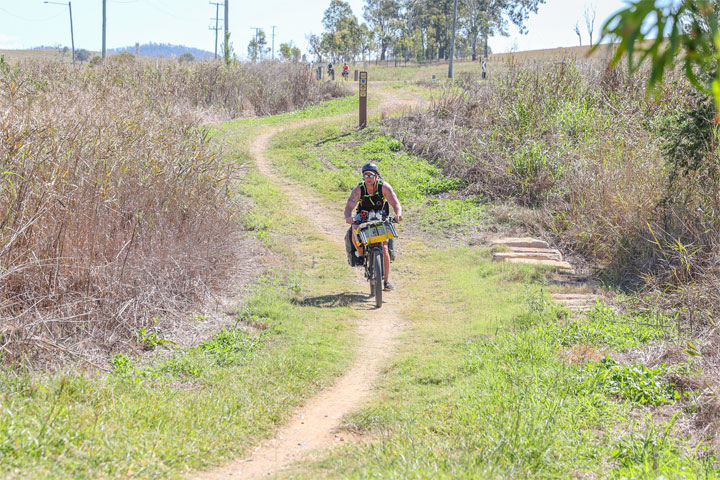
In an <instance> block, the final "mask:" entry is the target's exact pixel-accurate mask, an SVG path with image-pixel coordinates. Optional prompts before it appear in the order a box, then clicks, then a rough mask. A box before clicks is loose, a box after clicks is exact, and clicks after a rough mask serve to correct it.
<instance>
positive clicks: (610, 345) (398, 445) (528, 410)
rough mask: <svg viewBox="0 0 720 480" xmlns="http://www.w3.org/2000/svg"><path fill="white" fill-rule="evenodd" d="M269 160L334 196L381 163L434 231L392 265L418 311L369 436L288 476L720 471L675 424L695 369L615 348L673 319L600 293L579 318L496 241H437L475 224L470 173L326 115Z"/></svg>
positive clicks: (339, 200) (640, 340)
mask: <svg viewBox="0 0 720 480" xmlns="http://www.w3.org/2000/svg"><path fill="white" fill-rule="evenodd" d="M272 157H273V160H274V162H275V164H276V166H277V167H279V168H280V169H282V171H283V172H284V173H285V174H286V175H287V176H289V177H292V178H294V179H295V180H296V181H298V182H300V183H302V184H304V185H306V186H307V187H308V190H310V191H313V192H317V195H318V198H319V201H325V202H327V203H328V205H334V206H335V208H338V209H340V208H341V206H342V205H343V204H344V200H345V199H346V196H347V192H348V191H349V189H350V188H351V187H352V186H354V185H355V182H357V181H358V180H357V178H358V168H359V166H360V165H362V163H364V162H366V161H369V160H373V161H376V162H378V163H379V164H380V168H381V171H382V172H383V174H384V176H385V178H386V179H387V180H388V181H390V182H391V183H392V184H393V186H394V187H395V189H396V191H398V194H399V196H400V198H401V200H402V201H403V203H404V205H405V206H406V211H405V213H406V217H407V219H408V223H415V224H416V225H418V226H419V228H420V229H421V230H423V231H424V233H425V234H424V235H423V237H424V239H423V240H420V239H419V238H415V237H413V236H412V235H409V236H408V235H406V236H404V237H403V235H402V232H401V237H402V238H401V242H402V244H403V251H404V253H405V255H404V256H403V257H402V258H401V260H400V261H398V262H397V263H396V264H395V266H394V272H395V273H394V275H395V278H396V279H397V278H399V279H400V280H399V281H398V284H399V292H400V291H402V295H403V296H404V297H405V298H406V299H407V303H406V305H407V307H406V310H405V314H406V318H407V320H409V321H410V322H411V327H410V328H409V329H408V330H407V333H406V335H405V337H404V339H403V347H402V348H401V351H400V352H399V354H398V355H397V356H396V358H395V361H394V362H393V364H392V365H391V366H390V367H389V369H388V370H387V372H386V375H385V378H384V379H383V381H382V385H381V387H380V389H379V393H378V395H377V396H376V400H375V401H374V402H372V403H371V404H370V405H368V406H367V407H366V408H364V409H363V410H361V411H359V412H356V413H355V414H353V415H351V416H350V417H348V418H347V419H346V425H345V428H346V429H348V430H352V431H354V432H356V433H360V434H367V437H368V438H369V439H372V440H371V441H369V442H368V443H364V444H352V445H346V446H344V447H342V448H339V449H337V450H334V451H331V452H328V453H327V455H326V456H325V458H322V459H321V460H319V461H314V462H308V463H307V464H305V465H302V466H300V467H299V468H297V469H296V470H294V471H292V472H289V473H287V474H286V476H287V477H289V478H308V479H309V478H389V479H393V478H397V479H401V478H402V479H404V478H427V479H430V478H432V479H437V478H468V479H470V478H596V477H607V478H617V479H620V478H716V477H717V475H718V474H720V470H719V467H718V464H717V462H716V460H715V457H714V456H712V455H706V453H705V452H706V450H705V448H706V447H705V446H704V445H702V444H700V445H698V444H694V443H693V442H695V441H696V440H692V439H689V438H687V437H685V431H684V430H683V428H682V427H681V426H678V424H679V423H682V422H681V421H685V422H687V421H690V420H689V418H690V417H689V415H690V414H691V413H692V411H693V409H694V408H696V406H695V405H694V403H693V398H697V393H696V392H692V391H689V392H683V391H677V390H676V389H675V387H674V386H673V384H672V383H671V382H670V376H671V375H672V374H673V373H679V370H678V369H680V370H683V369H692V366H691V365H690V364H680V365H679V366H674V367H667V366H665V365H659V366H657V367H653V368H647V367H645V366H644V365H642V364H632V363H631V364H623V363H621V362H620V361H619V360H622V358H623V357H622V355H621V352H624V351H627V350H629V349H638V348H642V347H644V346H647V345H648V344H650V343H651V342H656V341H658V340H660V339H663V338H668V337H672V336H673V335H674V334H673V330H672V329H668V328H666V326H667V325H672V322H671V321H670V320H669V319H665V318H660V317H657V318H649V317H646V316H639V315H638V316H633V315H626V316H618V315H617V314H615V313H613V311H612V310H611V309H608V308H606V307H604V306H602V305H599V306H598V307H596V308H595V309H594V310H593V311H591V312H590V314H589V315H588V316H587V317H582V318H580V319H573V320H570V319H569V316H568V312H567V311H565V310H563V309H562V308H559V307H557V306H555V305H553V303H552V301H550V300H549V298H548V296H547V294H546V291H547V287H546V280H547V278H548V274H549V272H548V271H546V270H542V269H538V268H536V267H530V266H520V265H506V264H493V263H492V262H491V260H490V252H489V251H487V250H485V249H473V248H468V247H458V246H451V247H448V246H447V244H445V245H443V248H440V249H436V248H432V247H429V244H428V241H427V239H428V238H436V237H434V236H433V235H430V234H431V233H437V234H438V235H440V236H442V231H445V230H448V229H456V228H457V229H463V228H468V229H471V228H477V227H475V226H477V225H478V220H482V216H483V208H487V207H485V206H484V205H483V203H482V202H481V201H480V199H471V200H470V202H471V203H469V204H468V205H459V204H458V201H461V200H457V199H453V198H452V196H453V193H454V190H455V189H457V188H461V187H462V185H460V184H458V183H457V181H456V180H454V179H452V178H448V177H444V176H443V175H442V174H441V173H440V172H439V171H437V170H435V169H434V167H432V166H431V165H428V164H427V163H426V162H423V161H422V160H421V159H418V158H415V157H412V156H410V155H408V154H406V153H402V152H401V151H400V148H399V145H397V143H396V142H395V141H394V140H393V139H391V138H388V137H384V136H378V135H377V132H373V131H372V130H366V131H364V132H362V133H357V132H355V131H353V130H352V129H351V128H350V127H349V126H348V125H342V124H337V123H335V124H332V123H324V124H317V125H314V126H313V128H312V129H309V128H308V129H301V130H296V131H293V132H288V133H286V134H283V135H281V136H279V137H277V139H276V143H275V145H274V149H273V151H272ZM465 201H467V200H465ZM431 207H436V208H437V209H438V210H437V211H434V210H433V209H432V208H431ZM473 209H475V210H473ZM438 211H439V212H440V213H444V215H443V214H440V215H439V214H438ZM451 227H452V228H451ZM405 228H407V226H405V225H403V226H402V228H401V230H402V229H405ZM438 232H440V233H438ZM399 292H398V293H399ZM688 399H689V400H688ZM680 400H682V401H684V402H685V403H684V405H687V407H686V411H687V412H686V411H683V410H681V411H680V412H679V413H678V416H674V417H672V418H668V416H666V415H665V413H664V412H663V411H662V409H661V407H662V406H663V405H668V404H670V403H673V402H675V401H680ZM686 413H687V414H688V416H687V417H686V416H685V415H686Z"/></svg>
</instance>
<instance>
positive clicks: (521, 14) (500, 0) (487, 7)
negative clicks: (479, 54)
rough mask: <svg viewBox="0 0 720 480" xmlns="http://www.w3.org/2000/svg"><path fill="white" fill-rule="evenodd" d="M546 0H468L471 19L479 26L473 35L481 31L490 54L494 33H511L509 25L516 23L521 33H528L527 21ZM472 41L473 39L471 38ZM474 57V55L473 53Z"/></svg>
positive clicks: (472, 31) (473, 31)
mask: <svg viewBox="0 0 720 480" xmlns="http://www.w3.org/2000/svg"><path fill="white" fill-rule="evenodd" d="M545 1H546V0H466V4H467V5H468V12H469V13H470V15H471V17H472V16H474V17H475V18H474V19H473V20H471V22H474V23H475V24H476V25H477V28H475V29H473V30H471V34H472V35H477V33H480V34H481V35H482V37H483V40H484V43H485V56H487V54H488V51H487V50H488V39H489V37H491V36H493V35H503V36H507V35H509V30H508V27H509V26H510V24H514V25H515V26H516V27H517V28H518V30H519V31H520V33H521V34H525V33H527V27H526V26H525V23H526V22H527V20H528V18H529V17H530V14H531V13H537V11H538V7H539V6H540V5H542V4H544V3H545ZM471 41H472V40H471ZM473 57H474V55H473Z"/></svg>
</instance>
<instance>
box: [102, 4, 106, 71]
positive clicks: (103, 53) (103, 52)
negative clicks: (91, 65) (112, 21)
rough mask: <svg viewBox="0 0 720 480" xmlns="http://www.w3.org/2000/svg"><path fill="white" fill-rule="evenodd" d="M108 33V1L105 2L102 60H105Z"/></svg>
mask: <svg viewBox="0 0 720 480" xmlns="http://www.w3.org/2000/svg"><path fill="white" fill-rule="evenodd" d="M106 32H107V0H103V32H102V59H103V61H104V60H105V33H106Z"/></svg>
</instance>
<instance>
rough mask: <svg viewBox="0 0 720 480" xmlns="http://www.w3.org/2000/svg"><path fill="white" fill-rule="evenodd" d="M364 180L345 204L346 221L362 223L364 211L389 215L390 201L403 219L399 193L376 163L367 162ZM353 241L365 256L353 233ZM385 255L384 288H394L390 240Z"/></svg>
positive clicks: (351, 193)
mask: <svg viewBox="0 0 720 480" xmlns="http://www.w3.org/2000/svg"><path fill="white" fill-rule="evenodd" d="M362 176H363V181H362V182H360V183H358V185H357V186H356V187H355V188H353V189H352V191H351V192H350V198H348V201H347V204H346V205H345V222H347V223H349V224H350V225H353V224H356V223H360V222H361V217H362V212H365V215H366V217H367V214H368V212H375V213H376V214H382V215H384V216H387V215H388V214H389V213H390V210H389V209H388V203H389V204H390V205H391V206H392V208H393V211H394V212H395V221H397V222H401V221H402V206H401V205H400V200H398V198H397V195H395V192H394V191H393V189H392V187H391V186H390V184H389V183H387V182H385V181H383V179H382V177H381V176H380V171H379V170H378V167H377V165H375V164H374V163H366V164H365V165H363V167H362ZM356 205H357V213H356V215H355V216H353V213H352V211H353V208H355V206H356ZM353 243H354V244H355V248H356V249H357V252H358V255H359V256H360V257H362V256H363V247H362V245H358V241H357V237H356V236H355V234H354V233H353ZM383 257H384V264H385V285H384V286H385V288H383V290H394V289H395V287H393V285H392V284H391V283H390V251H389V250H388V242H383Z"/></svg>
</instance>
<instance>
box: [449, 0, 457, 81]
mask: <svg viewBox="0 0 720 480" xmlns="http://www.w3.org/2000/svg"><path fill="white" fill-rule="evenodd" d="M456 24H457V0H455V6H454V7H453V24H452V35H451V38H450V64H449V66H448V78H453V57H454V56H455V25H456Z"/></svg>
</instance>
